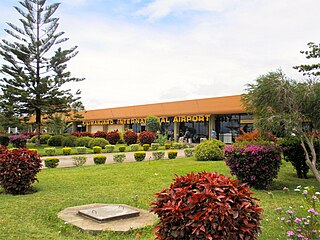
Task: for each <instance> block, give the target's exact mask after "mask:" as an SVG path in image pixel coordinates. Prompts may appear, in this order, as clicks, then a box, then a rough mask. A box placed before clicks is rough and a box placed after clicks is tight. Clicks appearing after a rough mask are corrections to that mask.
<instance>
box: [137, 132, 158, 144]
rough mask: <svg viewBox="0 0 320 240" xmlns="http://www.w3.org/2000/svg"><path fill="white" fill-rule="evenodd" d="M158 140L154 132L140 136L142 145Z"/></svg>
mask: <svg viewBox="0 0 320 240" xmlns="http://www.w3.org/2000/svg"><path fill="white" fill-rule="evenodd" d="M155 139H156V135H155V134H154V133H153V132H147V131H143V132H142V133H140V135H139V141H140V144H142V145H143V144H149V145H150V144H151V143H153V141H154V140H155Z"/></svg>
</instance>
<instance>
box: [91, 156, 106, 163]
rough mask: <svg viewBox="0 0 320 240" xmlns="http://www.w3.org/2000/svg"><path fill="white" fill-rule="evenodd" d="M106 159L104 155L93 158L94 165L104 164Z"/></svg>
mask: <svg viewBox="0 0 320 240" xmlns="http://www.w3.org/2000/svg"><path fill="white" fill-rule="evenodd" d="M106 160H107V157H106V156H104V155H97V156H94V157H93V162H94V164H105V163H106Z"/></svg>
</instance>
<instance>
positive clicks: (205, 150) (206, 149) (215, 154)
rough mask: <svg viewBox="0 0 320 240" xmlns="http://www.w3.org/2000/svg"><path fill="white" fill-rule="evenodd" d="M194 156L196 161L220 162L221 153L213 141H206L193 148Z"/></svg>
mask: <svg viewBox="0 0 320 240" xmlns="http://www.w3.org/2000/svg"><path fill="white" fill-rule="evenodd" d="M194 156H195V158H196V160H197V161H210V160H213V161H216V160H222V159H223V151H222V150H221V149H220V148H219V146H218V145H217V144H215V143H214V142H213V141H210V140H206V141H203V142H202V143H200V144H199V145H198V146H197V147H196V148H195V150H194Z"/></svg>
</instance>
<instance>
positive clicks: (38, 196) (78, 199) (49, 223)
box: [0, 158, 318, 239]
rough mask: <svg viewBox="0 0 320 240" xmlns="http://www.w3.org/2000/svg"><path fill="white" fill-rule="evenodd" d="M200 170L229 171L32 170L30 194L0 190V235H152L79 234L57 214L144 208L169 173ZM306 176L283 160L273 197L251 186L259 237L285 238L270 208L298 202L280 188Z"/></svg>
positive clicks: (187, 162)
mask: <svg viewBox="0 0 320 240" xmlns="http://www.w3.org/2000/svg"><path fill="white" fill-rule="evenodd" d="M204 170H206V171H217V172H218V173H222V174H226V175H229V170H228V168H227V167H226V166H225V164H224V162H223V161H220V162H196V161H194V159H192V158H184V159H176V160H160V161H151V162H132V163H122V164H108V165H99V166H94V165H93V166H84V167H80V168H59V169H44V170H42V171H41V172H40V173H39V174H38V178H39V183H36V184H35V187H36V189H37V190H38V191H37V192H36V193H34V194H29V195H22V196H11V195H4V194H0V202H1V204H0V216H1V217H0V239H135V235H136V233H140V234H141V238H140V239H154V234H153V233H152V232H151V228H146V229H143V230H139V231H134V232H132V233H128V234H123V235H122V234H116V233H102V234H98V235H91V234H88V233H83V232H80V231H79V230H78V229H77V228H75V227H71V226H70V225H69V224H64V222H63V221H61V220H59V219H58V217H57V213H58V212H59V211H61V210H63V209H64V208H67V207H71V206H76V205H83V204H91V203H124V204H128V205H132V206H135V207H139V208H143V209H148V208H149V203H150V202H151V201H153V200H154V197H153V194H154V193H156V192H158V191H160V190H161V189H162V188H166V187H168V186H169V184H170V183H171V182H172V178H173V177H174V174H178V175H182V174H186V173H189V172H191V171H194V172H198V171H204ZM309 176H310V178H309V179H307V180H303V179H298V178H296V177H295V173H294V170H293V168H292V167H291V165H290V164H289V163H283V165H282V167H281V171H280V174H279V179H278V180H276V181H275V184H274V190H272V196H273V197H271V195H270V194H268V192H267V191H257V190H253V191H254V192H255V194H254V196H255V197H257V198H259V199H260V205H261V206H262V207H263V209H264V210H265V212H264V214H263V219H264V220H263V222H262V225H263V230H262V231H263V233H262V235H261V237H260V239H285V237H284V235H281V234H283V232H284V231H283V230H282V229H281V228H280V225H279V221H278V220H277V216H276V214H275V211H274V209H275V208H276V207H280V206H281V207H288V206H299V205H300V200H301V197H300V196H298V195H297V194H296V193H294V192H293V191H289V192H288V193H285V192H284V191H282V190H281V189H282V187H284V186H286V187H289V188H290V189H293V188H295V187H296V186H297V185H303V186H307V185H315V186H318V184H317V183H316V180H315V178H313V177H312V176H311V175H310V174H309ZM0 191H1V190H0ZM280 235H281V236H280Z"/></svg>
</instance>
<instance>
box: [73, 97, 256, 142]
mask: <svg viewBox="0 0 320 240" xmlns="http://www.w3.org/2000/svg"><path fill="white" fill-rule="evenodd" d="M81 114H82V115H83V119H82V122H77V123H75V124H74V130H75V131H87V132H92V133H94V132H97V131H114V130H119V131H125V130H127V129H132V130H133V131H135V132H137V133H139V132H142V131H144V130H145V123H146V117H147V116H149V115H154V116H157V117H159V119H160V122H161V130H162V132H164V133H166V134H167V135H168V136H169V137H170V138H171V139H172V140H173V139H175V140H178V138H179V137H181V136H183V134H184V133H185V131H186V130H188V131H189V132H190V133H191V135H192V139H193V141H194V142H198V141H199V140H200V138H207V139H211V133H212V131H213V130H214V131H215V132H216V134H217V138H218V139H220V140H222V141H224V142H231V141H232V140H233V139H234V138H235V137H236V136H237V135H238V133H239V129H240V128H242V129H243V130H244V131H251V130H252V124H253V118H252V116H251V115H249V114H247V113H246V111H245V109H244V108H243V106H242V104H241V95H234V96H225V97H215V98H204V99H195V100H186V101H176V102H165V103H155V104H145V105H137V106H128V107H118V108H107V109H99V110H87V111H84V112H81Z"/></svg>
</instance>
